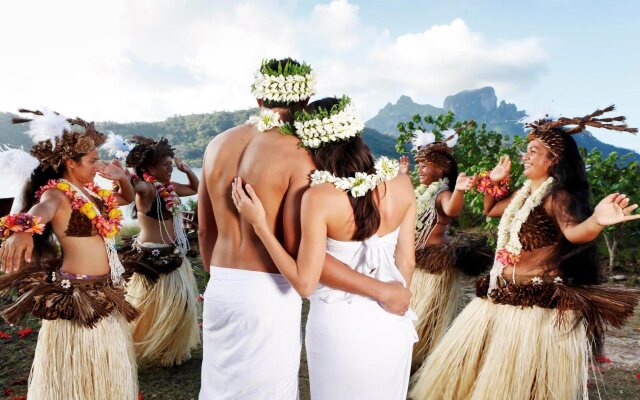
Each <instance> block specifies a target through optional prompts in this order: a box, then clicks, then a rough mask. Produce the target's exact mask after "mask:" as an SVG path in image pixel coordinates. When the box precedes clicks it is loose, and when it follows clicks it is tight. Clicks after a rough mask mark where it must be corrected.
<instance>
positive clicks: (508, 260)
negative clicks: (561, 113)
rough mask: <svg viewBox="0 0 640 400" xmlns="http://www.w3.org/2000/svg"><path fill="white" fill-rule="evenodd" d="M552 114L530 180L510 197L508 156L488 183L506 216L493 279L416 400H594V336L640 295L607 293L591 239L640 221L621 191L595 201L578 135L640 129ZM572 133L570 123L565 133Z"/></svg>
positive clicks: (490, 196) (535, 141) (539, 124)
mask: <svg viewBox="0 0 640 400" xmlns="http://www.w3.org/2000/svg"><path fill="white" fill-rule="evenodd" d="M612 110H613V106H611V107H608V108H606V109H604V110H597V111H596V112H594V113H592V114H589V115H587V116H585V117H582V118H559V119H557V120H552V119H544V120H540V121H536V122H531V123H528V125H527V126H528V127H529V128H530V129H531V131H530V133H529V136H528V139H529V143H528V146H527V151H526V153H525V154H524V156H523V162H524V174H525V176H526V177H527V181H526V182H525V184H524V185H523V187H522V188H520V189H519V190H517V191H516V192H514V193H509V191H508V180H509V171H510V165H511V161H510V160H509V158H508V157H503V158H501V160H500V162H499V163H498V165H497V166H496V167H495V168H494V169H493V170H492V171H491V172H490V173H487V174H484V175H482V176H481V180H480V182H479V184H478V189H479V190H481V191H482V192H484V193H485V198H484V208H485V212H486V214H487V215H488V216H490V217H501V220H500V224H499V227H498V238H497V251H496V255H495V260H494V264H493V267H492V269H491V273H490V275H489V277H486V278H482V279H480V280H478V283H477V288H476V293H477V296H478V297H477V298H476V299H474V300H473V301H472V302H471V303H470V304H469V305H468V306H467V307H466V308H465V309H464V310H463V311H462V313H461V314H460V315H459V316H458V317H457V318H456V320H455V321H454V323H453V324H452V326H451V328H450V329H449V331H448V332H447V333H446V335H445V337H444V338H443V339H442V341H441V342H440V343H439V344H438V345H437V346H436V348H435V349H434V351H433V352H432V353H431V355H430V356H429V357H428V358H427V360H426V361H425V365H424V366H423V368H422V369H421V370H420V374H419V379H418V381H417V383H416V385H415V386H414V388H413V389H412V392H411V398H413V399H420V400H423V399H424V400H426V399H430V400H431V399H469V398H473V399H487V400H488V399H492V400H496V399H498V400H500V399H505V400H506V399H510V400H520V399H522V400H542V399H551V398H556V399H582V398H586V396H587V395H588V393H587V377H588V366H589V360H590V358H591V355H592V349H591V346H590V345H591V343H592V342H593V338H594V337H596V336H600V335H601V334H602V332H603V330H604V328H605V324H609V325H612V326H615V327H619V326H621V325H622V324H623V323H624V321H625V320H626V319H627V318H628V317H629V316H631V315H632V314H633V310H634V308H635V307H636V305H637V300H638V299H637V296H636V295H635V294H633V293H629V292H627V291H621V290H617V289H613V288H604V287H600V286H598V285H597V284H598V283H599V278H600V273H599V265H598V261H597V257H596V255H595V254H594V252H595V245H594V243H592V241H593V240H594V239H595V238H596V237H597V236H598V234H599V233H600V232H601V231H602V229H603V228H604V227H606V226H608V225H613V224H618V223H622V222H626V221H631V220H634V219H638V218H640V215H634V214H632V212H633V211H634V210H635V209H636V208H637V207H638V206H637V205H635V204H634V205H630V204H629V203H630V201H629V199H628V198H627V197H626V196H625V195H624V194H620V193H614V194H611V195H609V196H607V197H605V198H604V199H602V200H601V201H600V202H599V203H598V205H597V206H596V207H595V209H593V210H592V209H591V207H590V205H589V183H588V181H587V174H586V170H585V165H584V162H583V160H582V157H581V156H580V152H579V151H578V146H577V145H576V142H575V140H574V139H573V138H572V137H571V134H573V133H578V132H581V131H583V130H584V129H585V127H587V126H592V127H597V128H605V129H611V130H616V131H628V132H636V131H637V130H636V129H632V128H628V127H627V126H626V125H624V124H621V123H617V122H619V121H624V118H623V117H616V118H600V116H601V115H602V114H604V113H606V112H609V111H612ZM568 126H573V127H568Z"/></svg>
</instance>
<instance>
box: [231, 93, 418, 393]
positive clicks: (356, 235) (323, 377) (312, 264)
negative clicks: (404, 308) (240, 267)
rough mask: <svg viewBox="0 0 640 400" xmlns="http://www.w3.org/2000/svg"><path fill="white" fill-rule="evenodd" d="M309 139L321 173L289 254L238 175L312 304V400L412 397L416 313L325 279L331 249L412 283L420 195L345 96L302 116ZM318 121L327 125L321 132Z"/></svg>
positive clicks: (287, 272)
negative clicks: (366, 134)
mask: <svg viewBox="0 0 640 400" xmlns="http://www.w3.org/2000/svg"><path fill="white" fill-rule="evenodd" d="M293 126H294V129H295V133H296V135H297V136H298V137H299V138H300V140H301V144H302V146H305V147H308V148H310V149H311V152H312V153H313V156H314V161H315V164H316V168H317V170H316V171H315V172H314V173H313V174H312V175H311V188H310V189H308V190H307V191H306V192H305V193H304V195H303V196H302V205H301V211H300V213H301V226H302V238H301V242H300V249H299V251H298V254H297V257H296V258H294V257H292V256H291V255H290V254H289V253H288V252H287V251H286V250H285V248H284V247H283V246H282V245H281V243H280V242H279V241H278V239H277V238H276V236H275V235H274V234H273V231H272V230H271V229H270V227H269V223H268V221H267V218H266V213H265V209H264V206H263V204H262V201H261V200H260V197H259V196H258V195H257V194H256V191H255V190H254V188H253V186H252V185H250V184H247V186H246V190H247V193H245V189H244V188H243V179H242V178H241V177H239V178H237V179H236V180H235V181H234V185H233V187H234V189H233V201H234V204H235V205H236V207H237V208H238V211H239V212H240V215H241V216H242V218H243V219H244V220H245V221H246V222H248V223H250V224H251V225H252V226H253V229H254V230H255V232H256V235H257V236H258V237H259V238H260V240H261V241H262V243H263V244H264V246H265V248H266V250H267V251H268V253H269V255H270V256H271V258H272V259H273V261H274V262H275V265H276V266H277V268H278V269H279V270H280V272H281V273H282V274H283V276H284V277H285V278H286V279H287V280H288V281H289V282H290V283H291V285H292V286H293V287H294V288H295V289H296V290H297V291H298V293H300V295H301V296H303V297H309V299H310V301H311V309H310V311H309V317H308V321H307V327H306V348H307V360H308V364H309V380H310V386H311V397H312V398H313V399H314V400H324V399H326V400H329V399H352V400H357V399H363V400H364V399H367V400H375V399H380V400H383V399H384V400H393V399H396V400H401V399H405V398H406V394H407V386H408V380H409V369H410V364H411V349H412V347H413V343H414V342H415V340H416V339H417V336H416V332H415V329H414V327H413V322H412V320H413V318H412V317H413V313H412V312H411V311H408V312H407V313H406V314H405V315H404V316H398V315H393V314H390V313H388V312H386V311H384V310H383V309H382V308H381V307H380V306H379V305H378V304H377V302H376V301H374V300H372V299H370V298H368V297H363V296H358V295H354V294H352V293H348V292H345V291H342V290H337V289H333V288H330V287H327V286H324V285H320V286H318V282H319V280H320V277H321V274H322V270H323V264H324V260H325V257H326V255H327V254H329V255H331V256H333V257H335V258H337V259H338V260H340V261H342V262H343V263H345V264H347V265H348V266H349V267H350V268H352V269H353V270H355V271H357V272H359V273H361V274H363V275H367V276H370V277H372V278H375V279H377V280H379V281H383V282H391V281H399V282H402V283H403V284H405V285H407V286H408V285H410V284H411V277H412V275H413V269H414V264H415V259H414V227H415V198H414V196H413V186H412V184H411V181H410V179H409V178H408V177H407V176H406V175H402V174H401V175H398V164H397V161H395V160H389V159H386V158H384V157H383V158H381V159H379V160H378V161H377V162H374V160H373V157H372V155H371V152H370V151H369V148H368V147H367V145H366V144H365V143H364V141H363V139H362V137H361V133H362V130H363V129H364V123H363V122H362V120H361V119H360V117H359V115H357V113H356V112H355V110H354V108H353V106H352V105H351V103H350V100H349V99H348V98H347V97H343V98H341V99H336V98H325V99H322V100H318V101H315V102H313V103H311V104H309V106H308V107H306V108H305V110H304V111H302V112H299V113H296V117H295V122H294V124H293ZM320 127H321V129H320Z"/></svg>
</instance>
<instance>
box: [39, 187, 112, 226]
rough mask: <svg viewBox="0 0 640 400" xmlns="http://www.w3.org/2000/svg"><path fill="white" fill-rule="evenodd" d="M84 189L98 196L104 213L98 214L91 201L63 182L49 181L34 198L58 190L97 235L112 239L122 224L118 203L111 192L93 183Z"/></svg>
mask: <svg viewBox="0 0 640 400" xmlns="http://www.w3.org/2000/svg"><path fill="white" fill-rule="evenodd" d="M84 187H85V188H86V189H87V190H89V191H90V192H92V193H93V194H95V195H96V196H98V197H99V198H100V199H101V200H102V202H103V203H104V206H105V212H104V213H100V212H98V211H99V210H98V207H97V206H96V205H95V204H94V203H93V202H91V201H87V200H86V199H84V198H83V197H82V196H80V195H78V194H77V193H76V190H75V189H74V188H73V187H72V186H71V185H70V184H69V183H68V182H65V181H63V180H53V179H52V180H50V181H49V182H48V183H47V184H46V185H44V186H42V187H41V188H40V189H39V190H38V191H37V192H36V198H40V196H42V194H43V193H44V192H46V191H47V190H49V189H54V188H55V189H58V190H60V191H62V192H63V193H64V194H65V196H67V198H68V199H69V200H70V201H71V208H72V209H74V210H79V211H80V213H82V214H83V215H84V216H86V217H87V218H89V220H90V221H91V224H92V225H93V226H94V227H95V228H96V230H97V231H98V234H99V235H100V236H102V237H105V238H113V237H114V236H115V235H116V234H117V233H118V232H119V231H120V227H121V222H122V211H120V209H119V208H118V201H117V200H116V198H115V196H114V195H113V192H112V191H110V190H106V189H100V188H99V187H98V186H97V185H95V184H94V183H88V184H86V185H84Z"/></svg>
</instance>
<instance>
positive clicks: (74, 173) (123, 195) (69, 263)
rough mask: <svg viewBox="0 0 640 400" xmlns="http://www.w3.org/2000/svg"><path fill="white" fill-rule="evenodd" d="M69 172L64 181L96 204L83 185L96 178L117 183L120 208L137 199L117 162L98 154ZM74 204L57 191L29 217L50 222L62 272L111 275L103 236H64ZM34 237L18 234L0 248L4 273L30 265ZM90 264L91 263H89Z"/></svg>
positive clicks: (69, 165)
mask: <svg viewBox="0 0 640 400" xmlns="http://www.w3.org/2000/svg"><path fill="white" fill-rule="evenodd" d="M65 166H66V171H65V172H64V174H63V178H64V179H66V180H68V181H69V182H71V183H73V184H74V185H75V186H76V187H77V188H80V190H81V191H82V192H83V193H85V195H87V197H88V198H89V199H91V200H92V201H93V199H94V198H93V197H92V196H90V195H89V194H88V192H87V191H86V189H85V188H84V187H83V185H85V184H87V183H90V182H93V179H94V177H95V175H96V173H97V174H99V175H100V176H102V177H103V178H106V179H109V180H114V181H117V182H118V184H119V185H120V188H121V189H120V191H119V192H117V193H114V195H115V198H116V200H117V202H118V205H126V204H129V203H131V201H133V198H134V192H133V187H132V186H131V183H130V182H129V179H128V177H127V176H126V174H125V171H124V169H123V168H122V166H121V165H120V163H119V162H118V161H115V160H114V161H112V162H111V164H107V163H104V162H101V161H100V159H99V156H98V152H97V150H93V151H91V152H90V153H88V154H86V155H85V156H83V157H82V158H81V159H80V161H74V160H67V161H65ZM71 211H72V209H71V203H70V201H69V199H68V198H67V197H66V196H65V194H64V193H63V192H62V191H60V190H58V189H50V190H47V191H46V192H45V193H44V194H43V195H42V197H41V199H40V202H39V203H38V204H36V205H34V206H33V207H31V209H30V210H29V211H28V213H29V214H31V215H34V216H38V217H40V218H41V222H42V223H49V222H51V224H52V227H53V233H54V234H55V235H56V237H57V238H58V240H59V241H60V246H61V247H62V254H63V259H62V268H61V269H62V271H64V272H67V273H70V274H78V275H82V274H85V275H105V274H108V273H109V270H110V268H109V260H108V257H107V251H106V249H105V247H104V240H103V238H102V237H101V236H90V237H69V236H66V235H65V231H66V230H67V225H68V222H69V218H70V217H71ZM32 251H33V236H32V235H30V234H27V233H16V234H14V235H12V236H11V237H10V238H9V239H7V240H6V241H5V242H4V243H3V245H2V247H1V248H0V260H1V262H2V271H3V272H5V273H11V272H15V271H17V270H19V269H20V268H21V267H22V266H24V265H25V264H24V263H23V260H24V261H26V262H27V263H29V262H31V253H32ZM87 260H91V261H90V262H88V261H87Z"/></svg>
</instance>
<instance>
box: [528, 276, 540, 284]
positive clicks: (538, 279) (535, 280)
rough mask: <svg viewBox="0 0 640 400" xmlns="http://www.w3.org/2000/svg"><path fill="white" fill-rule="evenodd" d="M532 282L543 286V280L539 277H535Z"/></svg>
mask: <svg viewBox="0 0 640 400" xmlns="http://www.w3.org/2000/svg"><path fill="white" fill-rule="evenodd" d="M531 282H533V284H534V285H542V278H540V277H539V276H534V277H533V278H531Z"/></svg>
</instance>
